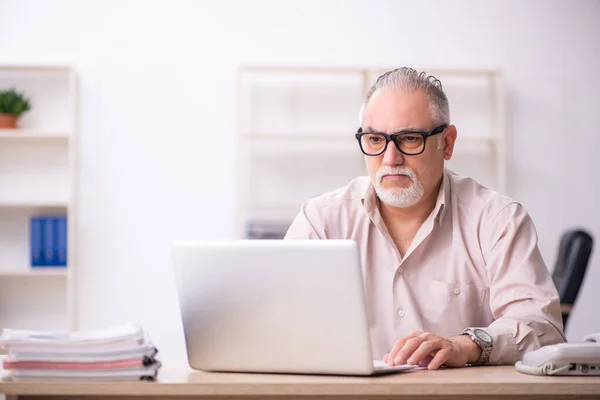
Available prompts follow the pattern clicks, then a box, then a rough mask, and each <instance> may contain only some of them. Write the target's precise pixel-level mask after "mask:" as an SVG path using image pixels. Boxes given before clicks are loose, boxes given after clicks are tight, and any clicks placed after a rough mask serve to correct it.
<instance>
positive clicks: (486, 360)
mask: <svg viewBox="0 0 600 400" xmlns="http://www.w3.org/2000/svg"><path fill="white" fill-rule="evenodd" d="M461 335H469V337H470V338H471V340H472V341H474V342H475V344H477V346H479V348H480V349H481V355H480V356H479V359H478V360H477V361H475V362H474V363H471V364H470V365H489V364H490V354H491V353H492V350H494V341H493V340H492V337H491V336H490V334H489V333H487V332H486V331H484V330H483V329H479V328H474V329H471V328H468V329H465V330H464V331H463V332H462V333H461Z"/></svg>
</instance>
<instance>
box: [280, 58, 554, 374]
mask: <svg viewBox="0 0 600 400" xmlns="http://www.w3.org/2000/svg"><path fill="white" fill-rule="evenodd" d="M360 122H361V128H360V129H359V130H358V133H357V134H356V138H357V140H358V143H359V145H360V150H361V151H362V152H363V153H364V155H365V162H366V165H367V169H368V171H369V175H370V176H369V177H358V178H356V179H354V180H353V181H351V182H350V183H349V184H348V185H347V186H345V187H343V188H341V189H338V190H335V191H332V192H329V193H325V194H323V195H321V196H319V197H316V198H314V199H311V200H309V201H307V202H306V203H305V204H304V205H303V206H302V209H301V211H300V212H299V214H298V215H297V217H296V218H295V220H294V222H293V223H292V225H291V226H290V228H289V230H288V232H287V233H286V236H285V238H286V239H353V240H355V241H356V242H357V243H358V245H359V248H360V253H361V263H362V268H363V277H364V285H365V296H366V301H367V314H368V323H369V329H370V338H371V343H372V348H373V352H374V354H373V356H374V357H375V358H383V360H384V361H386V362H387V363H388V364H389V365H400V364H413V365H420V366H427V367H428V368H429V369H436V368H439V367H440V366H442V365H446V366H450V367H459V366H465V365H489V364H492V365H494V364H495V365H497V364H506V363H514V362H516V361H517V360H520V359H521V358H522V356H523V355H524V354H525V353H526V352H529V351H532V350H535V349H538V348H539V347H541V346H544V345H549V344H554V343H558V342H564V341H565V336H564V334H563V325H562V320H561V313H560V304H559V298H558V293H557V290H556V287H555V286H554V284H553V282H552V280H551V277H550V274H549V272H548V270H547V269H546V266H545V265H544V261H543V260H542V257H541V254H540V252H539V249H538V245H537V234H536V231H535V227H534V224H533V222H532V220H531V218H530V216H529V215H528V213H527V211H526V210H525V209H524V208H523V206H522V205H521V204H519V203H518V202H516V201H514V200H512V199H510V198H508V197H506V196H503V195H500V194H498V193H497V192H494V191H493V190H490V189H488V188H486V187H484V186H482V185H480V184H478V183H477V182H475V181H474V180H472V179H470V178H467V177H462V176H458V175H456V174H454V173H453V172H451V171H449V170H447V169H445V168H444V162H445V160H450V158H451V157H452V152H453V149H454V143H455V141H456V136H457V130H456V127H455V126H453V125H451V124H450V115H449V106H448V99H447V97H446V95H445V94H444V92H443V90H442V87H441V83H440V82H439V81H438V80H437V79H435V78H434V77H431V76H429V77H427V76H425V74H423V73H418V72H416V71H415V70H413V69H409V68H400V69H396V70H393V71H389V72H387V73H385V74H384V75H382V76H381V77H379V79H378V80H377V81H376V83H375V84H374V85H373V87H371V89H370V90H369V92H368V94H367V96H366V99H365V101H364V103H363V106H362V109H361V113H360ZM348 351H352V349H348Z"/></svg>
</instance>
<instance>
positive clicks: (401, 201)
mask: <svg viewBox="0 0 600 400" xmlns="http://www.w3.org/2000/svg"><path fill="white" fill-rule="evenodd" d="M388 174H393V175H406V176H408V177H409V178H410V180H411V181H412V183H411V184H410V186H408V187H405V188H386V187H384V186H383V182H382V178H383V175H388ZM373 186H374V187H375V192H376V193H377V197H379V199H380V200H381V201H383V202H384V203H386V204H387V205H390V206H392V207H398V208H407V207H411V206H413V205H415V204H417V203H418V202H419V201H420V200H421V199H422V198H423V195H424V194H425V188H424V187H423V184H422V183H421V181H419V178H418V177H417V174H416V173H415V171H413V170H412V169H410V168H408V167H390V166H383V167H381V168H380V169H379V170H378V171H377V175H376V177H375V184H374V185H373Z"/></svg>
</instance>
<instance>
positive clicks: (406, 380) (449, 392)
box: [0, 366, 600, 400]
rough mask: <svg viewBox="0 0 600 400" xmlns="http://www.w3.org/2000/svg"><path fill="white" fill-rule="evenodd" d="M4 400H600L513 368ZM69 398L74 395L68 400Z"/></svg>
mask: <svg viewBox="0 0 600 400" xmlns="http://www.w3.org/2000/svg"><path fill="white" fill-rule="evenodd" d="M0 393H4V394H6V395H7V396H8V397H7V399H14V398H18V399H21V398H26V399H41V398H42V397H40V396H42V395H43V396H50V397H43V398H45V399H49V398H52V397H53V396H56V397H59V396H60V397H62V398H64V396H80V397H78V398H90V397H91V396H94V399H100V398H109V397H110V398H112V399H114V398H115V397H125V396H127V397H128V398H129V399H131V397H129V396H143V397H153V398H154V399H155V400H156V399H158V398H173V397H177V398H219V397H225V396H228V397H230V398H231V397H240V398H242V397H243V398H245V399H249V398H253V397H254V398H261V397H263V396H269V399H275V398H294V397H296V398H300V397H301V398H304V399H306V398H307V397H310V396H313V397H315V398H327V397H336V398H338V399H341V398H357V399H358V398H362V399H365V398H368V399H374V398H378V399H392V398H411V397H418V398H419V399H422V400H424V399H432V398H461V399H464V398H476V397H477V398H478V399H479V400H480V399H481V396H485V400H488V399H499V398H515V396H516V397H522V396H523V395H528V396H529V397H528V398H529V399H533V398H540V399H541V398H543V399H551V398H561V399H564V398H578V399H581V398H600V376H599V377H565V376H556V377H541V376H533V375H526V374H522V373H519V372H517V371H516V370H515V368H514V367H513V366H502V367H470V368H456V369H454V368H452V369H441V370H437V371H427V370H417V371H409V372H402V373H395V374H392V375H384V376H377V377H340V376H311V375H271V374H234V373H202V372H195V371H192V370H190V369H189V368H187V367H185V368H169V367H164V366H163V368H162V369H161V370H160V371H159V380H158V382H117V383H101V382H78V383H62V382H39V383H37V382H36V383H31V382H28V383H13V382H1V383H0ZM56 397H55V398H56ZM71 398H75V397H71Z"/></svg>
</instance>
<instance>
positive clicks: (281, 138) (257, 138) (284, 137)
mask: <svg viewBox="0 0 600 400" xmlns="http://www.w3.org/2000/svg"><path fill="white" fill-rule="evenodd" d="M242 140H245V141H249V142H311V141H331V142H338V143H344V142H350V143H352V144H356V143H357V141H356V137H355V136H354V133H352V132H351V133H347V134H334V135H332V134H330V133H329V134H327V133H324V134H315V133H281V134H277V133H251V134H247V135H242ZM456 141H457V142H468V143H493V142H494V141H496V138H494V137H491V136H462V135H459V136H458V137H457V138H456Z"/></svg>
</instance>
